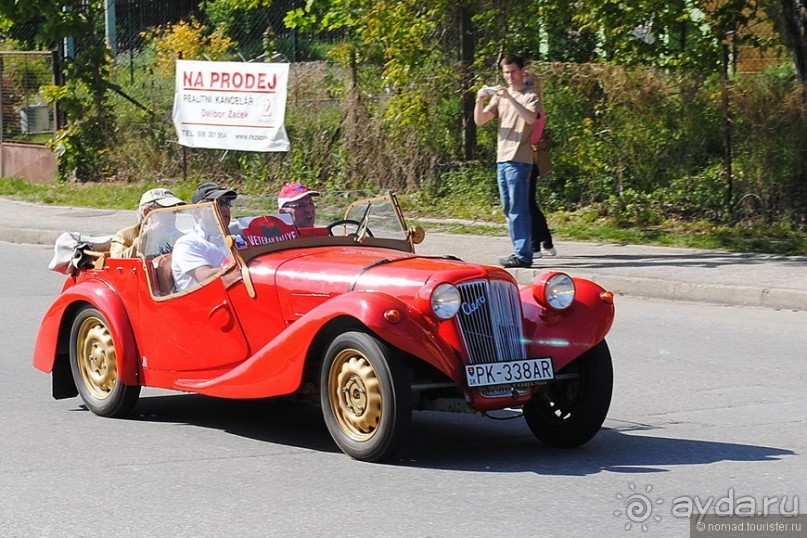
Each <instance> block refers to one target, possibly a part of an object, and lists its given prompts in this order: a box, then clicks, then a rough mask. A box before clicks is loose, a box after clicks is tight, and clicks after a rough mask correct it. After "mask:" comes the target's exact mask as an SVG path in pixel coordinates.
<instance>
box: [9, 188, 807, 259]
mask: <svg viewBox="0 0 807 538" xmlns="http://www.w3.org/2000/svg"><path fill="white" fill-rule="evenodd" d="M231 186H232V187H234V188H236V189H237V190H238V187H237V186H235V185H231ZM153 187H168V188H171V189H172V190H173V191H174V193H176V194H177V195H178V196H179V197H180V198H183V199H185V200H189V199H190V195H191V193H192V192H193V190H194V189H195V187H196V184H195V183H191V182H186V183H183V182H176V183H172V184H170V185H165V184H156V183H115V182H109V183H84V184H79V183H56V184H33V183H28V182H26V181H23V180H20V179H9V178H2V179H0V196H7V197H11V198H14V199H17V200H24V201H28V202H34V203H44V204H50V205H65V206H78V207H97V208H107V209H134V208H136V207H137V204H138V202H139V200H140V195H141V194H142V193H143V191H145V190H147V189H150V188H153ZM267 196H268V197H269V198H268V202H267V203H268V207H272V208H273V206H272V193H267ZM399 199H400V200H401V205H402V206H403V208H404V213H405V214H406V215H407V218H408V220H409V221H410V224H419V225H421V226H423V228H424V229H426V230H427V231H432V232H436V231H439V232H446V233H458V234H466V233H470V234H477V235H496V236H505V235H507V229H506V227H505V225H504V217H503V215H502V214H501V208H500V207H498V206H496V205H490V206H485V205H484V204H479V203H478V202H477V203H472V202H469V201H468V200H467V199H455V200H452V199H450V198H443V199H441V200H439V201H437V202H434V201H433V200H430V201H429V203H423V202H424V201H423V200H422V199H421V197H420V195H418V194H414V195H399ZM264 205H266V204H264ZM324 209H325V208H323V212H321V213H320V216H321V217H325V215H324ZM547 219H548V220H549V223H550V227H551V228H552V232H553V236H554V237H555V239H557V240H561V241H562V240H567V241H591V242H602V243H622V244H647V245H660V246H672V247H690V248H702V249H722V250H728V251H734V252H759V253H770V254H783V255H807V232H804V231H794V230H793V229H792V227H789V226H786V225H784V224H774V225H767V224H760V223H754V224H747V223H743V224H737V225H734V226H728V225H724V224H713V223H710V222H707V221H692V222H684V221H669V220H668V221H664V222H662V223H660V224H656V225H654V226H652V227H643V226H624V225H620V224H618V223H617V222H616V221H615V220H614V219H609V218H607V217H600V216H598V215H597V214H596V212H594V211H586V210H582V211H578V212H574V213H571V212H558V213H552V214H549V215H547Z"/></svg>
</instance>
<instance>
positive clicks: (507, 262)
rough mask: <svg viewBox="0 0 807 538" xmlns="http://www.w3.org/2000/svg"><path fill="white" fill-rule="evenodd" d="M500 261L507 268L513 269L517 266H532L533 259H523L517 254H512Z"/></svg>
mask: <svg viewBox="0 0 807 538" xmlns="http://www.w3.org/2000/svg"><path fill="white" fill-rule="evenodd" d="M499 263H500V264H501V266H502V267H504V268H505V269H512V268H515V267H532V260H530V261H525V260H522V259H520V258H519V257H518V256H516V255H515V254H511V255H510V256H508V257H507V258H502V259H500V260H499Z"/></svg>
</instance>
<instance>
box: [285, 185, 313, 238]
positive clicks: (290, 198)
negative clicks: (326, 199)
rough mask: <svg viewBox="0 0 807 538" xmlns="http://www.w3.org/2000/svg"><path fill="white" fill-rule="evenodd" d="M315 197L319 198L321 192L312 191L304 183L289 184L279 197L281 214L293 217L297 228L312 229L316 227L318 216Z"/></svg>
mask: <svg viewBox="0 0 807 538" xmlns="http://www.w3.org/2000/svg"><path fill="white" fill-rule="evenodd" d="M313 196H319V192H317V191H312V190H311V189H309V188H308V187H306V186H305V185H303V184H302V183H287V184H286V185H283V188H282V189H280V193H279V194H278V195H277V207H279V208H280V212H281V213H288V214H290V215H291V218H292V220H293V221H294V225H295V226H297V228H310V227H312V226H314V219H315V218H316V216H317V204H316V203H315V202H314V199H313V198H312V197H313Z"/></svg>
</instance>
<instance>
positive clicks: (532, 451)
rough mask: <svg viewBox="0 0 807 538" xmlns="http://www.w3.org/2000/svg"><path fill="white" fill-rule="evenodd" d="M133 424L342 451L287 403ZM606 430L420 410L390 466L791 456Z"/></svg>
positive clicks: (625, 469)
mask: <svg viewBox="0 0 807 538" xmlns="http://www.w3.org/2000/svg"><path fill="white" fill-rule="evenodd" d="M510 416H513V415H512V414H511V415H510ZM129 420H139V421H149V422H159V423H175V424H181V425H191V426H198V427H202V428H213V429H217V430H221V431H223V432H226V433H229V434H232V435H237V436H240V437H246V438H249V439H255V440H258V441H264V442H267V443H274V444H280V445H284V446H292V447H299V448H305V449H309V450H316V451H321V452H330V453H335V452H338V449H337V448H336V446H335V445H334V443H333V441H332V440H331V438H330V435H329V434H328V431H327V429H326V428H325V425H324V423H323V421H322V416H321V414H320V409H319V406H318V405H315V404H301V403H294V402H289V401H282V400H222V399H215V398H208V397H205V396H199V395H194V394H179V395H170V396H154V397H144V398H141V400H140V401H139V402H138V404H137V407H136V408H135V410H134V413H133V414H132V416H131V417H130V418H129ZM652 429H654V428H652V427H649V428H647V429H645V431H644V432H643V433H641V434H637V433H636V430H633V431H630V432H626V431H621V430H620V429H615V428H604V429H603V430H602V431H600V433H599V434H598V435H597V436H596V437H595V438H594V439H593V440H592V441H590V442H589V443H587V444H586V445H584V446H582V447H580V448H576V449H571V450H569V449H553V448H550V447H547V446H544V445H542V444H540V443H539V442H538V441H537V440H536V439H535V438H534V437H533V435H532V433H531V432H530V430H529V428H527V426H526V424H525V423H524V421H523V420H522V419H521V418H520V417H517V418H515V419H512V420H493V419H490V418H487V417H484V416H481V415H466V414H448V413H436V412H416V413H415V414H414V421H413V426H412V431H411V434H410V436H409V440H408V441H407V443H406V444H405V445H404V446H403V448H402V449H401V451H400V452H399V453H398V455H397V456H396V457H395V458H393V459H392V460H391V461H389V462H387V464H389V465H398V466H405V467H415V468H418V467H421V468H430V469H443V470H457V471H472V472H473V471H477V472H496V473H502V472H518V473H521V472H533V473H536V474H541V475H553V476H585V475H591V474H596V473H600V472H602V471H609V472H612V473H625V474H636V473H659V472H665V471H667V470H669V468H670V467H673V466H677V465H706V464H710V463H715V462H720V461H759V462H764V461H776V460H779V459H781V458H782V457H783V456H788V455H793V454H794V453H793V452H792V451H791V450H786V449H781V448H773V447H766V446H757V445H747V444H738V443H729V442H716V441H700V440H696V439H676V438H670V437H657V436H651V435H648V434H647V432H648V431H649V430H652Z"/></svg>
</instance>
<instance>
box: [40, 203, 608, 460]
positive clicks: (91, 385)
mask: <svg viewBox="0 0 807 538" xmlns="http://www.w3.org/2000/svg"><path fill="white" fill-rule="evenodd" d="M346 205H347V202H346ZM340 216H342V214H341V213H340ZM343 217H344V218H341V219H338V220H335V221H333V222H331V223H330V224H329V225H328V226H324V227H315V228H301V229H298V228H296V227H295V226H294V225H293V224H292V223H291V221H290V220H289V219H288V218H287V216H285V215H264V216H259V217H252V218H247V217H241V218H238V219H235V221H234V222H233V223H230V224H229V225H226V224H225V223H223V222H222V218H221V214H220V212H219V210H218V206H217V205H216V204H215V203H203V204H196V205H187V206H181V207H176V208H167V209H158V210H155V211H152V212H151V213H149V214H148V216H147V218H146V221H145V222H144V223H143V226H142V228H141V232H140V233H141V235H140V247H141V253H140V254H139V256H138V257H137V258H112V257H109V255H108V253H105V252H88V251H81V252H77V258H76V259H78V260H79V261H78V263H76V264H75V269H74V270H73V271H68V273H69V274H68V278H67V280H66V282H65V284H64V287H63V289H62V292H61V294H60V295H59V296H58V298H57V299H56V300H55V302H54V303H53V304H52V305H51V307H50V308H49V310H48V311H47V313H46V315H45V317H44V319H43V321H42V324H41V327H40V329H39V333H38V336H37V340H36V346H35V350H34V366H35V367H36V368H38V369H39V370H42V371H43V372H48V373H50V374H51V376H52V382H53V397H54V398H57V399H59V398H70V397H74V396H76V395H79V396H80V397H81V399H82V400H83V401H84V403H85V404H86V406H87V408H89V409H90V410H91V411H92V412H94V413H95V414H97V415H101V416H107V417H118V416H122V415H125V414H127V413H128V412H129V411H131V410H132V408H133V407H134V406H135V404H136V402H137V399H138V397H139V394H140V389H141V387H160V388H165V389H174V390H178V391H187V392H194V393H199V394H205V395H209V396H215V397H221V398H269V397H279V396H290V395H293V396H296V397H301V398H303V397H305V398H309V399H311V398H315V399H317V400H318V401H319V402H320V404H321V407H322V414H323V417H324V420H325V423H326V425H327V428H328V430H329V432H330V433H331V435H332V437H333V439H334V441H335V442H336V444H337V445H338V446H339V448H340V449H341V450H342V451H343V452H345V453H346V454H348V455H350V456H351V457H353V458H356V459H359V460H365V461H379V460H383V459H385V458H389V457H390V456H392V455H393V454H394V453H395V451H396V450H397V449H398V448H400V446H401V444H402V443H403V442H404V441H405V440H406V438H407V433H408V431H409V428H410V424H411V421H412V414H413V411H414V410H440V411H451V412H460V411H469V412H488V411H492V410H499V409H505V408H507V409H516V410H518V409H520V410H522V412H523V416H524V419H525V420H526V422H527V424H528V426H529V428H530V429H531V430H532V432H533V433H534V434H535V436H536V437H537V438H538V439H539V440H540V441H542V442H543V443H546V444H548V445H551V446H559V447H574V446H578V445H580V444H582V443H585V442H587V441H588V440H589V439H591V438H592V437H593V436H594V435H595V434H596V433H597V432H598V431H599V429H600V427H601V426H602V423H603V421H604V420H605V416H606V413H607V411H608V406H609V404H610V401H611V391H612V385H613V370H612V365H611V356H610V352H609V350H608V346H607V344H606V342H605V336H606V334H607V333H608V331H609V329H610V327H611V323H612V321H613V316H614V307H613V295H612V294H611V293H610V292H607V291H605V290H603V289H602V288H601V287H600V286H598V285H597V284H595V283H593V282H591V281H588V280H583V279H577V278H571V277H569V276H568V275H566V274H564V273H561V272H548V273H546V274H543V275H540V276H538V277H537V278H536V279H535V281H534V282H533V283H532V284H531V285H529V286H526V287H524V288H522V289H519V287H518V286H517V284H516V280H515V279H514V277H513V276H512V275H511V274H510V273H509V272H507V271H505V270H503V269H500V268H497V267H490V266H484V265H478V264H474V263H466V262H464V261H461V260H459V259H457V258H454V257H452V256H443V257H440V256H437V257H436V256H423V255H418V254H416V253H415V245H416V244H418V243H419V242H420V241H422V240H423V236H424V233H423V230H422V229H421V228H420V227H414V228H410V227H408V226H407V224H406V221H405V220H404V218H403V215H402V213H401V210H400V207H399V205H398V202H397V200H396V198H395V196H394V194H393V193H388V194H386V195H384V196H380V197H377V198H371V199H367V200H363V201H358V202H355V203H351V204H349V207H348V208H347V210H346V211H345V212H344V214H343ZM236 221H237V224H238V226H234V225H235V223H236ZM201 227H204V228H205V234H206V239H207V240H208V241H210V242H211V243H212V244H216V245H219V247H217V248H219V249H220V251H221V252H222V253H223V255H222V256H221V259H222V260H223V261H221V263H220V264H217V266H216V271H215V272H214V273H213V274H212V275H210V276H208V277H207V278H205V279H204V280H202V281H201V282H189V281H188V279H187V278H184V277H183V276H182V275H181V274H180V273H179V268H178V262H177V260H176V258H177V257H178V256H182V255H181V254H180V253H179V250H180V242H182V241H183V239H182V238H183V237H187V236H190V235H192V234H194V233H197V232H198V231H199V230H200V228H201ZM178 237H179V238H180V239H177V238H178ZM175 241H176V242H177V244H176V248H175V247H174V242H175ZM183 255H184V254H183Z"/></svg>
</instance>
